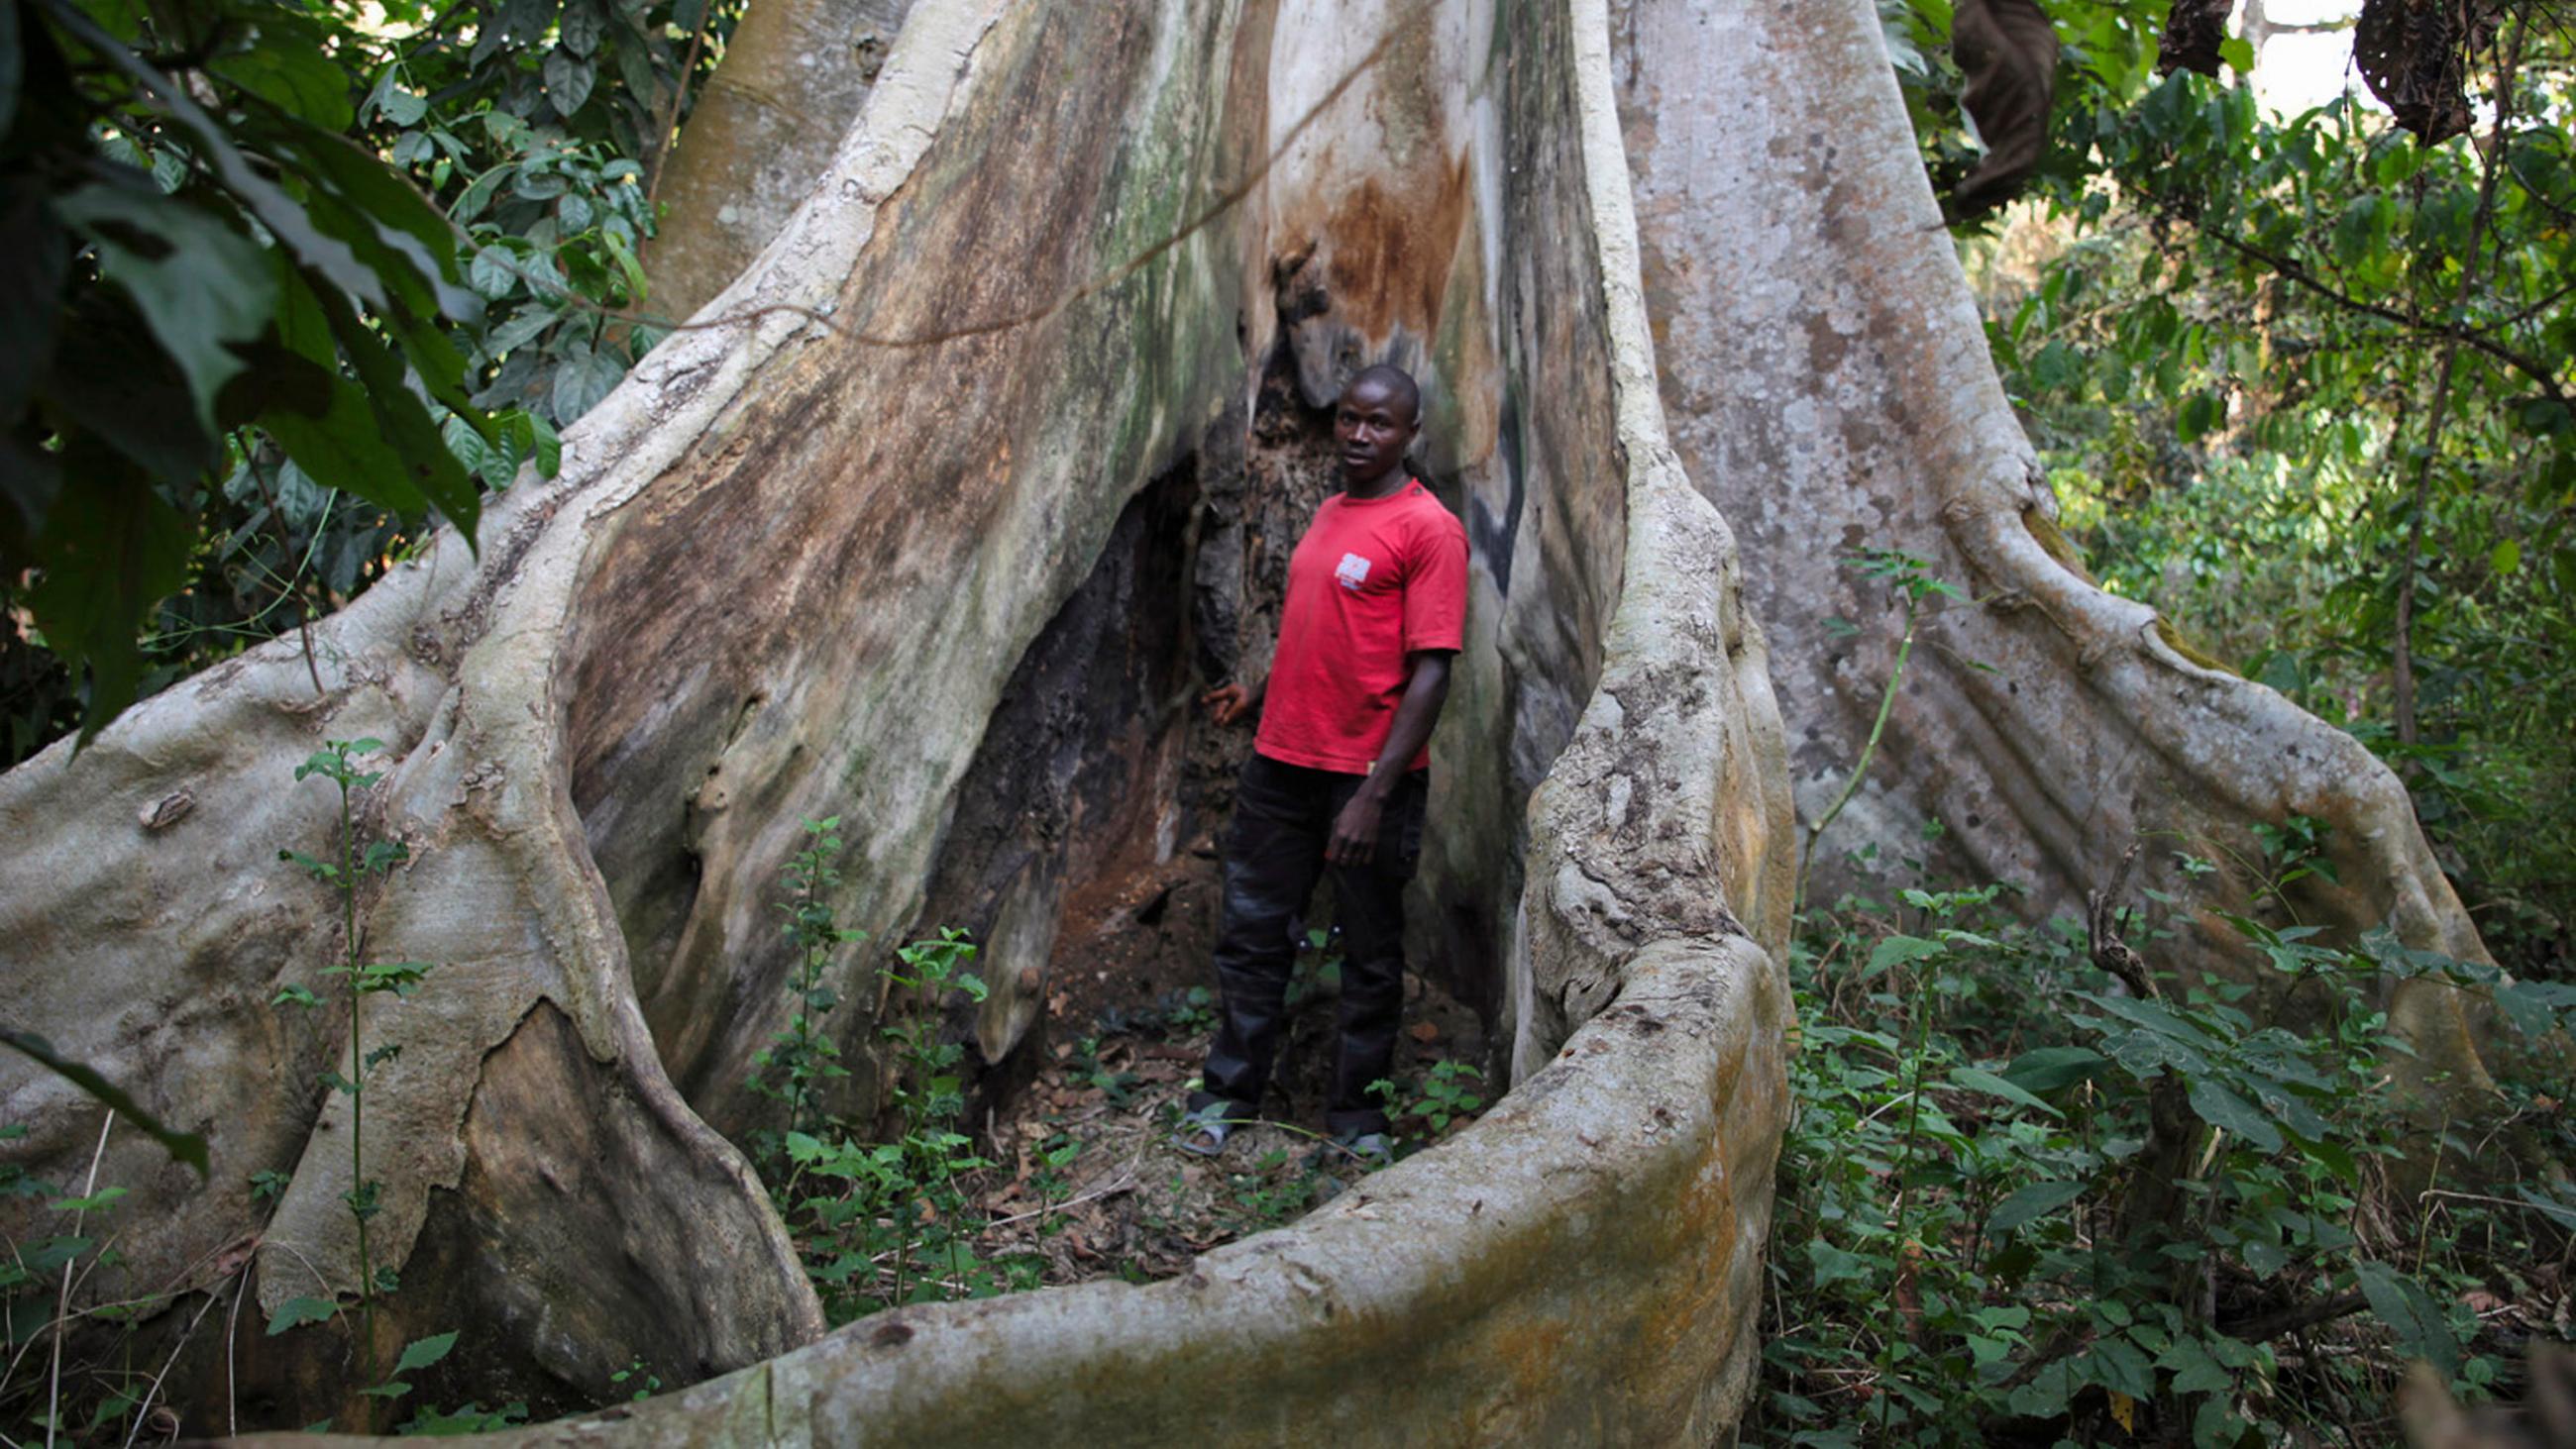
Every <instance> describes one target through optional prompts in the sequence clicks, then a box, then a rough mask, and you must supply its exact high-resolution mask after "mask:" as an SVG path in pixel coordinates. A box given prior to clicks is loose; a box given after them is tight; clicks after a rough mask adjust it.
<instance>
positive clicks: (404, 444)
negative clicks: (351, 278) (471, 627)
mask: <svg viewBox="0 0 2576 1449" xmlns="http://www.w3.org/2000/svg"><path fill="white" fill-rule="evenodd" d="M317 296H318V300H320V302H321V303H322V310H323V313H324V314H325V315H326V316H328V317H329V318H330V319H331V331H332V334H333V335H334V336H336V337H337V338H338V339H339V341H340V351H341V353H342V355H344V356H346V357H347V358H348V359H349V362H350V365H351V366H353V367H355V368H356V369H357V373H358V380H359V381H360V382H361V383H364V384H365V395H366V401H367V406H368V409H369V411H370V412H372V413H373V414H374V416H375V419H376V425H377V427H378V429H379V430H380V433H381V436H382V437H383V439H384V441H385V442H386V443H388V444H389V445H390V446H391V447H392V448H393V449H395V450H396V451H397V452H398V453H399V454H400V456H401V458H402V470H403V472H404V473H405V475H407V476H406V477H405V479H404V481H405V482H407V483H409V484H410V485H411V486H413V487H415V488H417V489H419V490H420V492H421V493H423V494H425V495H426V496H427V497H428V499H429V501H430V503H431V504H432V505H434V506H435V507H436V508H437V509H438V511H439V512H440V513H442V514H444V515H446V517H447V520H448V521H449V522H450V523H453V524H455V525H456V528H457V531H458V532H459V533H462V534H464V535H465V541H466V544H467V546H468V547H472V548H478V549H479V547H480V545H479V543H478V541H477V540H476V538H475V526H476V524H477V523H478V522H480V520H481V517H482V510H483V499H482V491H481V490H480V489H478V488H477V487H475V484H474V479H473V477H472V475H470V474H468V473H467V472H466V471H465V465H464V464H463V463H460V462H458V461H457V458H456V455H455V454H454V453H451V452H449V451H448V450H447V439H446V437H445V435H443V434H442V433H440V432H439V429H438V424H437V423H435V422H433V421H431V419H430V416H429V410H428V409H427V408H426V407H424V406H422V404H421V400H420V399H419V398H418V397H416V396H414V395H413V393H412V390H411V389H410V388H409V387H408V386H406V385H405V377H404V370H403V363H402V359H401V358H399V357H397V356H396V355H395V354H394V353H393V352H392V351H391V350H389V349H388V348H386V346H385V345H384V342H383V341H382V339H380V338H379V337H377V335H376V334H375V333H374V332H372V331H370V330H369V329H368V328H367V326H366V324H365V323H363V322H361V321H360V320H359V319H358V317H357V315H356V314H355V313H353V312H351V311H350V310H349V306H348V302H347V299H345V298H341V297H334V296H331V295H329V294H327V293H326V294H317ZM297 461H298V462H301V461H302V460H301V459H298V460H297ZM308 466H309V465H308Z"/></svg>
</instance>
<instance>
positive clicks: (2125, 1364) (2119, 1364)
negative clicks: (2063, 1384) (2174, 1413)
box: [2076, 1336, 2156, 1399]
mask: <svg viewBox="0 0 2576 1449" xmlns="http://www.w3.org/2000/svg"><path fill="white" fill-rule="evenodd" d="M2076 1365H2077V1367H2076V1373H2077V1375H2078V1376H2079V1377H2081V1378H2083V1379H2085V1380H2086V1381H2088V1382H2091V1383H2097V1384H2100V1385H2101V1386H2102V1387H2104V1388H2106V1389H2109V1390H2111V1391H2112V1392H2114V1393H2121V1394H2127V1395H2128V1396H2129V1397H2130V1398H2133V1399H2152V1398H2154V1397H2155V1394H2156V1371H2155V1368H2154V1366H2153V1365H2151V1364H2149V1363H2148V1362H2147V1356H2146V1354H2144V1353H2142V1352H2140V1351H2139V1349H2138V1346H2137V1345H2136V1344H2134V1343H2131V1342H2129V1340H2128V1338H2127V1337H2126V1336H2122V1337H2118V1338H2101V1339H2096V1340H2094V1342H2093V1346H2092V1347H2091V1348H2088V1349H2086V1350H2085V1351H2084V1352H2083V1353H2082V1354H2081V1355H2079V1356H2078V1358H2077V1360H2076Z"/></svg>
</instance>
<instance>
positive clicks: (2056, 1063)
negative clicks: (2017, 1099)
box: [2003, 1046, 2111, 1092]
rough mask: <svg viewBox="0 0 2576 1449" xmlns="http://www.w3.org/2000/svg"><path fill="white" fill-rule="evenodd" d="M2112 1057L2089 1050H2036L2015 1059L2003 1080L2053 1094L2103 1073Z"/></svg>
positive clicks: (2064, 1048)
mask: <svg viewBox="0 0 2576 1449" xmlns="http://www.w3.org/2000/svg"><path fill="white" fill-rule="evenodd" d="M2110 1064H2111V1061H2110V1058H2108V1057H2105V1056H2103V1055H2102V1054H2101V1053H2100V1052H2097V1051H2094V1050H2092V1049H2090V1048H2088V1047H2079V1046H2054V1047H2037V1048H2034V1049H2032V1050H2030V1051H2026V1052H2024V1053H2022V1054H2021V1055H2020V1056H2017V1057H2015V1058H2013V1060H2012V1064H2011V1065H2010V1066H2007V1067H2005V1068H2004V1071H2003V1076H2004V1080H2005V1081H2008V1082H2010V1083H2012V1084H2013V1085H2015V1086H2017V1087H2020V1088H2021V1089H2022V1090H2024V1091H2027V1092H2054V1091H2057V1090H2058V1089H2059V1088H2062V1087H2069V1086H2073V1085H2074V1084H2075V1083H2077V1082H2081V1081H2087V1080H2090V1079H2091V1078H2093V1077H2095V1076H2098V1075H2100V1074H2101V1072H2102V1069H2103V1068H2105V1067H2107V1066H2109V1065H2110Z"/></svg>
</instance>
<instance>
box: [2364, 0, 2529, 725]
mask: <svg viewBox="0 0 2576 1449" xmlns="http://www.w3.org/2000/svg"><path fill="white" fill-rule="evenodd" d="M2528 28H2529V21H2528V19H2527V17H2526V16H2525V15H2523V14H2519V13H2518V14H2516V15H2515V16H2514V22H2513V35H2512V37H2511V38H2510V39H2508V40H2507V41H2506V42H2505V47H2504V52H2503V54H2502V55H2501V56H2500V57H2499V58H2498V59H2497V62H2496V117H2495V130H2494V131H2493V132H2491V133H2490V138H2489V140H2488V142H2487V149H2486V154H2485V156H2483V157H2482V158H2480V165H2479V174H2478V209H2477V213H2476V215H2474V216H2472V217H2471V218H2470V219H2469V245H2468V250H2467V252H2466V253H2465V254H2464V255H2462V256H2461V258H2460V285H2459V288H2458V289H2457V290H2456V291H2455V292H2453V293H2452V296H2451V315H2452V316H2454V317H2457V316H2459V315H2461V314H2462V313H2464V312H2465V311H2467V310H2468V305H2469V293H2470V292H2471V291H2472V290H2473V289H2474V288H2475V287H2476V285H2477V277H2478V261H2479V258H2480V256H2481V254H2482V252H2483V250H2484V248H2485V246H2486V236H2487V222H2488V221H2489V219H2490V218H2491V217H2492V216H2493V215H2494V212H2495V191H2496V173H2497V172H2498V171H2499V170H2500V169H2502V168H2500V167H2499V166H2498V165H2497V162H2498V161H2499V160H2500V159H2501V158H2502V157H2503V155H2504V143H2505V128H2506V126H2507V125H2508V124H2509V123H2510V122H2511V121H2512V119H2513V72H2514V68H2515V66H2516V65H2518V64H2519V63H2520V62H2521V60H2522V38H2523V35H2524V33H2525V31H2526V30H2527V29H2528ZM2459 343H2460V339H2459V338H2458V337H2452V338H2449V339H2446V340H2445V341H2444V342H2443V344H2442V358H2441V361H2440V363H2439V364H2437V365H2436V367H2435V370H2434V373H2433V405H2432V411H2431V414H2430V415H2429V416H2428V417H2427V418H2426V419H2425V423H2424V451H2423V452H2422V453H2420V454H2418V455H2417V456H2416V459H2415V489H2414V498H2413V503H2412V505H2411V506H2410V508H2409V509H2408V512H2407V518H2406V552H2405V555H2404V557H2403V559H2402V560H2401V561H2400V562H2399V564H2398V574H2397V618H2396V621H2395V624H2394V628H2393V630H2392V633H2391V638H2390V667H2389V672H2390V675H2391V684H2392V689H2391V692H2392V694H2393V695H2394V696H2395V697H2394V699H2393V701H2392V703H2391V712H2392V713H2393V714H2394V715H2395V716H2396V720H2395V723H2396V726H2397V742H2398V743H2399V744H2400V745H2407V746H2411V745H2413V744H2414V743H2415V740H2416V734H2417V730H2416V717H2415V575H2416V567H2415V564H2416V560H2417V559H2418V558H2420V557H2422V555H2423V547H2424V503H2425V497H2426V495H2427V493H2428V492H2429V491H2430V489H2431V487H2432V479H2433V459H2434V458H2435V457H2436V456H2437V455H2439V454H2440V453H2441V451H2442V425H2443V424H2444V423H2446V422H2448V421H2450V406H2451V376H2452V373H2453V372H2454V371H2455V370H2456V368H2457V365H2458V363H2459V359H2460V348H2459Z"/></svg>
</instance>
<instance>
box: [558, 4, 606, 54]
mask: <svg viewBox="0 0 2576 1449" xmlns="http://www.w3.org/2000/svg"><path fill="white" fill-rule="evenodd" d="M607 29H608V17H606V16H605V15H602V14H601V13H600V10H599V0H565V3H564V8H563V17H562V19H561V20H560V21H559V22H557V26H556V30H555V33H556V35H557V36H558V37H559V38H561V39H562V41H563V46H564V49H566V50H569V51H571V52H572V53H573V54H575V55H579V56H588V55H590V54H592V53H594V52H595V51H597V50H598V49H599V41H600V37H601V36H602V35H603V34H605V33H606V31H607Z"/></svg>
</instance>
